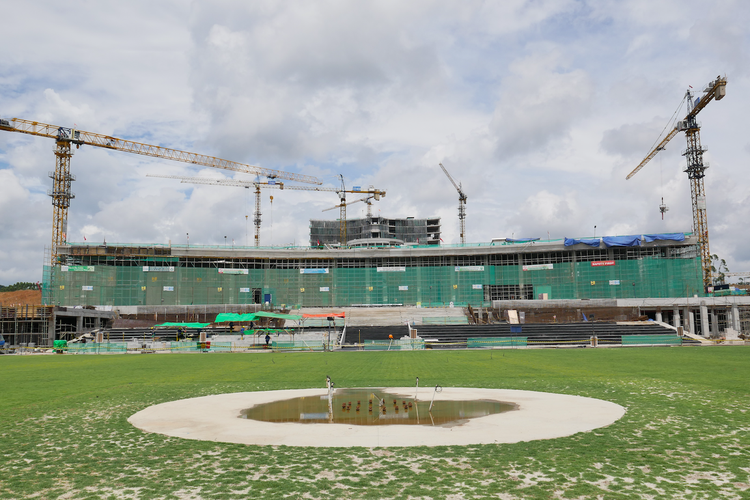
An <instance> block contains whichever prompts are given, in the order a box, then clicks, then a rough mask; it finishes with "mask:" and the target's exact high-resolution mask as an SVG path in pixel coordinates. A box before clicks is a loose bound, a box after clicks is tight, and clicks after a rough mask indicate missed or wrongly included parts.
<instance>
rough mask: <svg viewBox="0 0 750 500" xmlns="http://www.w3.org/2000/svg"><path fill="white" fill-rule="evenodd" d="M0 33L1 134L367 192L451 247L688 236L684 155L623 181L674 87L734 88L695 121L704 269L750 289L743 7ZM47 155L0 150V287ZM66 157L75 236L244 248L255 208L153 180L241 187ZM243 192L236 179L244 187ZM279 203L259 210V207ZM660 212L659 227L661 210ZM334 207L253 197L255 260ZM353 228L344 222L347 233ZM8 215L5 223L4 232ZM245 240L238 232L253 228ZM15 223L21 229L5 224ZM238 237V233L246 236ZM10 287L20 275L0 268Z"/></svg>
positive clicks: (25, 244) (140, 163) (365, 6)
mask: <svg viewBox="0 0 750 500" xmlns="http://www.w3.org/2000/svg"><path fill="white" fill-rule="evenodd" d="M6 11H7V12H8V14H9V15H6V16H3V18H2V19H0V29H2V32H3V36H4V38H5V39H6V40H13V47H12V50H6V51H3V52H2V53H1V54H0V87H2V88H3V92H2V94H0V116H2V117H3V118H6V117H12V116H18V117H21V118H27V119H31V120H40V121H49V122H50V123H55V124H58V125H63V126H73V125H74V124H75V125H77V126H78V127H80V128H82V129H83V130H90V131H93V132H100V133H105V134H111V135H115V136H120V137H124V138H128V139H132V140H137V141H140V142H145V143H149V144H159V145H164V146H168V147H173V148H177V149H183V150H187V151H194V152H199V153H206V154H211V155H215V156H218V157H221V158H227V159H231V160H235V161H240V162H245V163H252V164H258V165H261V166H264V167H269V168H275V169H281V170H288V171H293V172H300V173H306V174H311V175H316V176H319V177H321V178H322V179H323V180H324V181H325V182H326V185H327V186H337V185H338V180H337V174H339V173H343V174H344V175H345V176H346V182H347V185H354V184H360V185H373V186H375V187H377V188H379V189H385V190H386V191H387V196H386V197H385V198H384V199H383V200H381V201H380V202H377V203H376V204H375V205H374V210H375V211H376V212H378V211H379V212H380V213H381V214H382V215H385V216H389V217H400V216H416V217H426V216H440V217H442V221H443V239H444V240H445V241H446V242H457V241H458V219H457V214H456V212H457V197H458V195H457V193H456V191H455V189H454V188H453V186H452V185H451V184H450V182H449V181H448V179H447V178H445V176H444V174H443V173H442V171H441V170H440V168H439V167H438V163H439V162H442V163H443V164H444V165H445V166H446V167H447V168H448V169H449V171H450V172H451V175H452V176H453V177H454V178H455V179H456V181H457V182H461V184H462V186H463V188H464V190H465V191H466V193H467V195H468V204H467V220H466V224H467V233H468V240H469V241H488V240H489V239H490V238H492V237H497V236H510V235H511V234H515V235H516V236H520V235H522V236H530V237H546V233H547V231H549V232H550V235H551V237H553V238H555V237H557V238H560V237H563V236H584V235H590V234H591V233H592V231H593V226H594V225H596V226H597V234H605V233H609V234H630V233H644V232H657V231H681V230H686V231H687V230H689V229H690V224H691V207H690V197H689V185H688V182H687V179H686V178H685V175H684V173H682V170H683V169H684V167H683V165H684V158H682V157H681V156H680V152H681V151H682V149H684V147H685V146H684V138H683V136H681V135H678V136H677V137H675V139H673V142H672V143H671V144H670V145H669V147H668V149H667V150H666V151H664V152H662V153H660V156H659V157H658V158H656V159H654V160H652V163H651V164H650V165H649V166H648V167H647V168H645V169H644V170H643V171H642V172H640V173H639V174H638V175H637V176H636V177H634V178H633V179H631V180H629V181H625V175H626V174H627V173H628V172H629V171H630V170H632V169H633V168H635V166H636V165H637V164H638V162H639V161H640V159H641V158H642V157H643V156H644V155H645V154H646V153H647V150H648V148H649V146H651V144H653V141H654V140H655V139H656V135H658V133H659V131H660V130H661V128H662V127H663V126H664V124H665V122H666V120H667V117H668V116H669V115H670V114H671V113H672V111H673V110H674V109H675V108H676V107H677V104H678V102H679V100H680V98H681V97H682V95H683V93H684V91H685V89H686V88H687V85H693V86H694V87H698V86H700V85H702V84H704V83H705V82H707V81H708V80H710V79H712V78H713V77H714V76H715V75H716V74H719V73H721V74H724V73H727V76H728V77H729V85H728V88H727V97H726V99H725V100H723V101H721V102H717V103H712V104H711V105H710V106H708V107H707V108H706V110H704V111H703V112H702V113H701V115H700V120H701V121H702V123H703V130H702V139H703V144H704V145H706V146H707V147H708V148H709V152H708V153H707V156H706V158H707V159H708V160H709V161H710V162H711V165H712V166H711V168H710V169H709V170H708V172H707V177H706V189H707V192H708V198H709V199H708V205H709V224H710V227H711V248H712V251H716V252H719V253H720V254H722V256H723V257H725V258H727V260H728V261H729V263H730V268H731V269H732V270H744V269H747V266H748V265H750V254H748V251H747V249H746V245H744V239H743V237H742V231H741V228H742V224H743V222H744V221H745V220H746V219H747V217H748V216H749V215H750V214H748V213H746V212H747V210H746V209H745V207H746V205H747V199H746V198H747V196H746V195H745V193H747V192H748V188H750V186H748V180H747V176H746V175H745V166H746V165H747V163H748V156H749V155H750V146H749V145H748V144H750V143H749V142H748V140H747V137H746V135H747V134H746V132H745V127H744V123H745V122H746V121H747V119H746V117H747V116H748V114H750V101H749V100H748V99H747V98H746V97H745V96H747V95H750V92H748V90H750V78H749V77H748V76H747V73H746V72H747V69H746V68H748V67H750V64H748V63H750V61H749V60H748V59H749V57H750V56H749V54H748V46H749V45H750V41H749V40H748V35H747V29H746V26H747V25H748V22H750V12H748V10H747V9H745V8H744V4H743V3H741V1H740V0H723V1H719V2H718V3H715V5H712V8H711V9H708V10H707V9H705V5H704V3H703V2H698V1H697V0H694V1H687V2H685V1H677V0H669V1H665V2H656V3H655V2H653V1H646V0H630V1H625V2H621V1H596V2H587V1H572V0H571V1H558V0H549V1H524V0H513V1H509V2H494V3H493V2H481V1H469V2H461V3H456V4H446V3H444V2H434V1H426V0H425V1H417V2H407V3H404V2H396V1H372V2H354V3H352V2H339V1H333V0H331V1H319V2H303V1H299V2H271V1H268V2H263V1H258V2H233V1H224V2H213V3H211V4H207V3H200V2H195V3H192V4H190V5H189V6H186V4H185V3H184V2H179V1H173V2H160V3H156V4H154V3H153V2H144V1H137V0H134V1H132V2H128V3H127V4H124V3H122V2H120V3H116V2H100V3H99V4H97V8H90V6H84V5H81V6H70V5H65V6H63V5H62V4H59V3H55V2H51V1H40V2H25V3H24V2H20V3H15V4H12V5H10V6H8V7H7V8H6ZM53 145H54V141H52V140H51V139H44V138H34V137H30V136H22V135H20V134H10V133H7V132H0V196H2V198H0V208H2V212H0V213H2V214H3V215H4V216H5V214H8V213H12V214H13V215H14V217H11V218H10V219H9V218H7V217H4V219H5V221H4V222H0V230H1V232H0V257H1V258H2V262H3V263H4V264H3V266H2V267H0V282H2V281H3V280H5V281H10V280H17V281H36V280H37V279H39V277H40V275H41V269H40V265H41V262H42V261H43V249H44V246H45V245H49V239H50V226H51V213H52V210H51V206H50V201H49V198H48V197H47V196H46V191H47V189H49V188H50V187H51V184H50V182H51V181H50V180H49V179H48V178H47V173H48V172H49V171H51V170H53V169H54V155H53V154H52V148H53ZM214 170H215V169H196V168H195V167H192V166H190V165H186V164H180V163H174V162H170V161H168V160H161V159H153V158H147V157H140V156H134V155H129V154H127V153H121V152H108V151H104V150H97V149H96V148H91V147H82V148H81V149H80V150H77V151H76V154H75V156H74V157H73V159H72V162H71V171H72V173H73V174H74V175H76V177H77V180H76V182H75V183H74V185H73V189H74V191H75V192H76V195H77V196H76V198H75V199H74V200H73V203H72V206H71V210H70V216H69V227H70V229H69V233H70V234H71V235H75V236H76V238H78V239H82V238H83V236H84V235H85V236H86V237H87V239H89V240H92V241H93V240H94V239H102V240H103V239H104V238H106V239H107V241H108V242H113V243H114V242H118V241H119V242H158V243H167V242H168V241H170V240H171V241H172V242H179V243H184V241H185V240H186V234H187V233H190V240H191V243H194V244H223V242H224V236H227V240H228V241H231V240H232V239H234V240H235V242H236V243H238V244H239V243H241V242H244V240H245V237H246V233H249V239H250V240H252V232H253V226H252V210H253V202H254V198H253V194H252V192H248V190H245V189H238V188H219V187H212V186H193V185H181V184H179V183H178V181H170V180H164V179H151V178H146V177H145V175H146V174H149V173H152V174H172V175H203V176H209V175H210V176H215V177H219V176H225V177H233V176H235V174H234V173H231V172H225V171H214ZM236 177H237V178H245V179H246V178H248V176H246V175H245V176H243V175H240V174H236ZM272 194H273V196H274V202H273V206H271V204H270V196H271V195H272ZM662 196H663V197H664V199H665V203H667V205H669V206H670V211H669V212H668V213H667V214H666V216H665V219H664V221H662V220H661V216H660V214H659V212H658V205H659V203H660V200H661V197H662ZM336 203H337V198H336V196H335V194H330V193H307V192H301V191H297V192H295V191H288V192H273V193H272V192H271V190H267V191H264V192H263V194H262V210H263V216H262V217H263V226H262V229H261V232H262V235H261V241H262V242H263V244H271V243H275V244H287V243H290V242H296V243H303V244H304V242H306V241H307V239H308V236H307V232H308V222H307V221H308V220H309V219H310V218H313V217H314V218H331V219H334V218H336V217H337V216H338V214H337V211H330V212H321V210H322V209H323V208H326V207H329V206H333V205H335V204H336ZM365 208H366V207H365V206H364V205H363V204H358V205H354V206H352V207H350V209H349V211H348V212H349V213H350V214H354V215H361V214H363V213H364V211H365ZM16 215H18V217H16ZM245 216H249V217H248V219H246V218H245ZM19 220H23V224H20V223H19V222H18V221H19ZM248 222H249V223H248ZM9 263H12V264H9Z"/></svg>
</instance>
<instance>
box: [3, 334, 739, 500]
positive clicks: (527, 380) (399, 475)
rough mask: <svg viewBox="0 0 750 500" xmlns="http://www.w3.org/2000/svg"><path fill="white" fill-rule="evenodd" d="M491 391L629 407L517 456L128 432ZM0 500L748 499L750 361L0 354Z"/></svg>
mask: <svg viewBox="0 0 750 500" xmlns="http://www.w3.org/2000/svg"><path fill="white" fill-rule="evenodd" d="M326 375H330V376H331V378H332V379H333V380H334V381H335V382H336V385H337V387H357V386H410V385H412V384H413V383H414V378H415V377H417V376H418V377H419V379H420V385H421V386H429V385H434V384H440V385H442V386H445V387H449V386H458V387H462V386H463V387H467V386H468V387H488V388H507V389H525V390H539V391H548V392H558V393H565V394H575V395H581V396H589V397H595V398H601V399H606V400H609V401H613V402H615V403H618V404H620V405H623V406H625V407H626V408H627V410H628V411H627V413H626V414H625V416H624V417H623V418H622V419H621V420H619V421H618V422H616V423H615V424H613V425H611V426H609V427H605V428H602V429H597V430H594V431H591V432H587V433H581V434H576V435H574V436H570V437H567V438H559V439H553V440H545V441H532V442H527V443H518V444H503V445H482V446H450V447H436V448H428V447H417V448H388V449H378V448H374V449H368V448H347V449H343V448H331V449H328V448H292V447H276V446H274V447H262V446H244V445H234V444H223V443H212V442H201V441H190V440H183V439H178V438H168V437H165V436H161V435H155V434H146V433H144V432H142V431H140V430H138V429H136V428H134V427H132V426H131V425H130V424H129V423H128V422H127V418H128V417H129V416H130V415H132V414H133V413H135V412H137V411H139V410H141V409H143V408H145V407H147V406H150V405H152V404H155V403H161V402H164V401H170V400H174V399H181V398H187V397H193V396H203V395H208V394H217V393H225V392H238V391H263V390H269V389H292V388H307V387H324V380H325V376H326ZM0 383H2V388H1V390H2V397H1V398H0V498H41V499H48V498H324V499H328V498H331V499H345V498H414V499H417V498H421V499H427V498H452V499H463V498H466V499H468V498H488V497H489V498H501V499H512V498H606V499H617V498H689V499H701V498H706V499H715V498H730V499H731V498H736V499H740V498H750V433H749V431H750V415H748V406H749V405H748V403H750V349H749V348H746V347H708V348H698V347H682V348H680V347H676V348H675V347H673V348H628V349H561V350H553V349H545V350H504V351H465V350H464V351H415V352H356V353H294V354H291V353H290V354H280V353H262V354H170V355H155V354H151V355H101V356H93V355H92V356H72V355H67V356H0Z"/></svg>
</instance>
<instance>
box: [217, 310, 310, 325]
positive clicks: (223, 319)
mask: <svg viewBox="0 0 750 500" xmlns="http://www.w3.org/2000/svg"><path fill="white" fill-rule="evenodd" d="M258 318H276V319H289V320H292V321H299V320H301V319H302V316H295V315H293V314H280V313H272V312H265V311H258V312H255V313H247V314H237V313H221V314H218V315H217V316H216V319H215V320H214V323H228V322H230V321H234V322H237V323H243V322H247V321H257V319H258Z"/></svg>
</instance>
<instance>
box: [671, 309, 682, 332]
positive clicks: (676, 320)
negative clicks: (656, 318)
mask: <svg viewBox="0 0 750 500" xmlns="http://www.w3.org/2000/svg"><path fill="white" fill-rule="evenodd" d="M672 326H674V327H675V328H679V327H681V326H682V324H681V323H680V310H679V309H678V308H676V307H675V308H674V311H672Z"/></svg>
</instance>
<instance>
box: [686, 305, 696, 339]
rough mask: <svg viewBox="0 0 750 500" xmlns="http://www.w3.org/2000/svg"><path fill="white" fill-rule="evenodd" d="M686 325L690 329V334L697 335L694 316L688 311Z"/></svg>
mask: <svg viewBox="0 0 750 500" xmlns="http://www.w3.org/2000/svg"><path fill="white" fill-rule="evenodd" d="M688 325H689V327H690V333H692V334H693V335H698V332H697V331H696V330H695V314H694V313H693V311H690V310H688Z"/></svg>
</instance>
